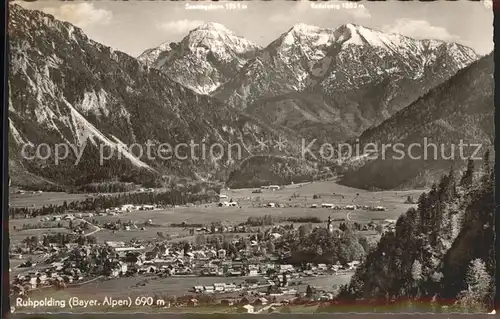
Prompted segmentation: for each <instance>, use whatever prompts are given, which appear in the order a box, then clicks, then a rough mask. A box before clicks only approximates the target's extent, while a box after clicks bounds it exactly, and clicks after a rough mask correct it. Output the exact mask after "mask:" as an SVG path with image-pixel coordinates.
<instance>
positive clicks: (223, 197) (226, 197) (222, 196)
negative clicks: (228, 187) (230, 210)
mask: <svg viewBox="0 0 500 319" xmlns="http://www.w3.org/2000/svg"><path fill="white" fill-rule="evenodd" d="M228 198H229V197H228V196H227V195H223V194H220V195H219V200H225V199H228Z"/></svg>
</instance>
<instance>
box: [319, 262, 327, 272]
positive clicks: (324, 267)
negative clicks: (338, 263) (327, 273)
mask: <svg viewBox="0 0 500 319" xmlns="http://www.w3.org/2000/svg"><path fill="white" fill-rule="evenodd" d="M318 270H323V271H324V270H328V267H327V266H326V264H318Z"/></svg>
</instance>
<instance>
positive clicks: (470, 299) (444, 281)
mask: <svg viewBox="0 0 500 319" xmlns="http://www.w3.org/2000/svg"><path fill="white" fill-rule="evenodd" d="M484 157H485V162H484V164H482V165H481V166H480V167H475V166H474V165H475V163H474V162H473V161H469V163H468V165H467V169H466V170H465V171H464V172H463V173H462V174H461V176H457V174H456V173H455V172H454V171H453V170H451V171H450V173H449V174H447V175H445V176H443V177H442V178H441V180H440V181H439V183H438V184H434V185H433V186H432V189H431V190H430V191H429V192H428V193H423V194H422V195H421V196H420V198H419V200H418V208H417V209H413V208H412V209H410V210H408V212H406V213H405V214H403V215H402V216H401V217H400V218H399V219H398V221H397V224H396V231H395V232H387V233H385V234H384V235H383V236H382V238H381V240H380V242H379V244H378V246H377V247H376V249H374V250H373V251H372V252H370V253H369V254H368V256H367V258H366V260H365V262H364V263H363V265H362V266H361V267H360V268H358V270H357V271H356V273H355V275H354V276H353V278H352V279H351V282H350V283H349V285H347V286H345V287H344V288H343V289H342V291H341V293H340V295H339V300H338V302H345V301H346V300H351V301H355V302H361V301H363V303H365V302H367V301H368V302H369V303H373V304H374V305H375V303H376V304H377V305H381V304H383V305H387V304H391V303H401V301H404V304H405V306H404V307H405V308H406V307H416V308H419V307H421V306H423V305H424V304H425V305H429V304H431V305H433V308H432V309H433V310H432V311H438V310H448V311H449V310H453V311H455V310H458V309H460V311H464V309H465V310H468V311H485V310H487V309H491V307H492V305H493V293H494V276H495V255H494V253H495V248H494V218H493V216H494V215H493V214H494V207H495V206H494V194H493V188H494V170H493V169H492V168H491V167H490V165H491V164H490V160H489V152H486V154H485V156H484ZM419 304H420V306H419ZM457 306H460V308H458V307H457ZM374 307H375V306H374ZM414 310H415V309H414Z"/></svg>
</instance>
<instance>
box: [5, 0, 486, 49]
mask: <svg viewBox="0 0 500 319" xmlns="http://www.w3.org/2000/svg"><path fill="white" fill-rule="evenodd" d="M488 1H491V0H483V1H481V2H472V1H453V2H448V1H435V2H419V1H411V2H406V1H405V2H400V1H384V2H366V1H362V2H359V3H358V4H354V3H351V5H352V6H354V7H353V8H347V7H343V4H344V3H342V2H338V1H335V2H333V1H332V2H307V1H293V2H292V1H248V2H221V1H219V2H208V1H203V2H200V1H199V2H171V1H126V2H125V1H102V0H101V1H94V2H92V1H71V2H62V1H51V0H40V1H36V2H19V1H15V2H16V3H19V4H20V5H22V6H23V7H25V8H29V9H35V10H42V11H44V12H46V13H50V14H52V15H54V16H55V17H56V18H58V19H60V20H64V21H68V22H71V23H72V24H74V25H76V26H78V27H80V28H81V29H83V31H84V32H85V33H86V34H87V35H88V36H89V37H90V38H91V39H93V40H95V41H97V42H100V43H102V44H105V45H107V46H110V47H112V48H114V49H116V50H120V51H123V52H125V53H128V54H130V55H132V56H134V57H136V56H138V55H140V54H141V53H142V52H144V50H146V49H148V48H153V47H156V46H158V45H159V44H161V43H164V42H177V41H180V40H181V39H182V38H183V37H185V36H186V35H187V34H188V32H189V31H190V30H192V29H194V28H196V27H197V26H199V25H201V24H203V23H205V22H218V23H221V24H223V25H224V26H226V27H227V28H228V29H230V30H232V31H233V33H234V34H236V35H239V36H242V37H245V38H247V39H249V40H252V41H254V42H256V43H257V44H259V45H261V46H266V45H267V44H269V43H270V42H272V41H273V40H274V39H276V38H277V37H279V36H280V34H282V33H284V32H286V31H287V30H288V29H290V28H291V27H292V26H293V25H294V24H297V23H305V24H310V25H315V26H319V27H324V28H336V27H338V26H340V25H342V24H346V23H354V24H359V25H362V26H365V27H369V28H372V29H375V30H381V31H384V32H390V33H400V34H403V35H407V36H410V37H414V38H418V39H439V40H445V41H452V42H457V43H460V44H463V45H466V46H469V47H471V48H472V49H474V50H475V51H476V52H477V53H478V54H481V55H485V54H488V53H490V52H491V51H492V50H493V11H492V9H491V6H490V5H489V4H491V2H488ZM226 4H232V5H235V6H238V4H239V6H240V7H239V8H233V9H228V8H225V5H226ZM318 4H327V5H330V6H331V7H330V8H317V7H316V8H313V7H312V6H313V5H318ZM193 5H200V6H202V7H201V8H196V7H193ZM208 6H212V7H211V9H208ZM207 9H208V10H207Z"/></svg>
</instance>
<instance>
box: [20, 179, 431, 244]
mask: <svg viewBox="0 0 500 319" xmlns="http://www.w3.org/2000/svg"><path fill="white" fill-rule="evenodd" d="M252 191H253V189H236V190H225V191H223V194H226V195H227V196H228V198H229V199H233V200H234V201H237V202H238V205H239V206H240V207H241V208H240V207H217V206H216V203H211V204H208V205H199V206H190V207H187V206H179V207H175V208H169V209H162V210H152V211H132V212H129V213H124V214H120V215H116V216H95V217H93V219H96V220H97V221H99V223H105V222H113V221H117V220H121V221H129V220H131V221H135V222H136V223H138V224H141V223H146V222H148V220H152V222H153V224H155V226H150V227H146V228H145V230H140V229H133V228H132V229H131V230H130V231H116V232H114V233H113V232H112V231H110V230H106V229H101V230H100V231H99V232H97V233H96V236H97V238H98V241H99V242H103V241H109V240H119V241H127V240H130V239H132V238H137V239H143V240H154V239H158V235H157V233H158V232H163V233H164V234H177V235H179V236H181V237H183V239H185V238H184V236H187V234H188V231H187V230H186V229H184V228H182V227H170V225H171V224H172V223H176V224H180V223H183V222H185V223H187V224H189V223H196V224H207V225H208V224H210V223H211V222H223V223H224V224H226V225H237V224H239V223H241V222H243V221H245V220H247V219H248V217H262V216H265V215H271V216H273V217H277V218H280V217H281V218H287V217H317V218H319V219H321V220H322V221H325V222H326V220H327V219H328V217H331V218H332V219H333V220H336V219H338V220H342V219H343V220H345V221H348V222H369V221H371V220H380V219H397V218H398V217H399V216H400V215H401V214H402V213H404V212H406V210H408V208H410V207H412V206H414V205H409V204H405V203H404V201H405V200H406V198H407V197H408V196H412V197H413V198H414V199H416V198H418V196H419V195H420V194H421V192H422V190H414V191H397V192H396V191H381V192H369V191H366V190H359V189H355V188H350V187H345V186H342V185H339V184H337V183H335V182H334V181H324V182H313V183H306V184H295V185H288V186H286V187H285V188H282V189H280V190H277V191H270V190H266V189H264V190H262V193H252ZM314 195H316V196H318V197H320V198H317V199H314V198H313V197H314ZM13 196H14V198H15V200H14V204H15V205H17V206H19V207H20V206H30V205H32V204H34V203H36V204H37V205H40V206H41V205H47V204H49V203H52V204H55V203H62V202H63V201H64V200H77V199H83V198H84V197H85V195H83V194H65V193H42V194H35V195H31V194H26V195H18V194H15V195H13ZM269 202H273V203H279V204H284V205H285V206H287V207H276V208H268V207H263V206H265V205H266V204H267V203H269ZM322 203H329V204H335V205H340V206H345V205H350V204H356V205H361V206H363V205H367V206H384V207H385V208H386V209H387V210H386V211H365V210H355V211H352V210H332V209H328V208H321V207H318V208H311V207H310V206H311V205H312V204H317V205H318V206H321V204H322ZM289 206H292V207H289ZM294 206H298V207H294ZM39 222H40V221H39V218H32V219H13V220H11V221H10V229H11V239H13V241H14V242H16V241H18V240H22V239H24V238H25V237H26V236H28V235H29V234H31V233H33V234H37V235H39V234H42V233H44V232H45V233H46V232H49V231H51V232H54V231H55V230H49V229H42V230H39V231H35V230H33V231H31V232H29V231H18V232H14V231H13V227H16V228H17V229H20V228H21V227H22V224H26V223H33V224H35V223H39ZM295 224H296V225H298V223H295Z"/></svg>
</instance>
